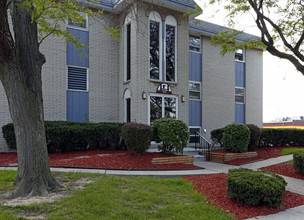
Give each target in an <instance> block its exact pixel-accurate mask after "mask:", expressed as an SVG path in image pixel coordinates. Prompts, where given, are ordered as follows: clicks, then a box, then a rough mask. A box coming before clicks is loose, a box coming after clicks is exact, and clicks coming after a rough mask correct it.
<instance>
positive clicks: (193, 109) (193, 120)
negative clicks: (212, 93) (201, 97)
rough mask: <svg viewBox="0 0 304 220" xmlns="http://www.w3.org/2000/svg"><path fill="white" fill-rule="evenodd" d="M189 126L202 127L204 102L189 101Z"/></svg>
mask: <svg viewBox="0 0 304 220" xmlns="http://www.w3.org/2000/svg"><path fill="white" fill-rule="evenodd" d="M189 126H202V102H201V101H194V100H189Z"/></svg>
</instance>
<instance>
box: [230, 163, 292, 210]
mask: <svg viewBox="0 0 304 220" xmlns="http://www.w3.org/2000/svg"><path fill="white" fill-rule="evenodd" d="M286 185H287V183H286V182H285V180H284V179H283V178H282V177H280V176H279V175H276V174H274V173H271V172H269V171H253V170H250V169H245V168H240V169H232V170H229V172H228V178H227V195H228V197H230V198H232V199H236V201H237V202H240V203H244V204H250V205H259V204H266V205H268V206H270V207H278V206H279V205H280V204H281V203H282V200H283V195H284V193H285V186H286Z"/></svg>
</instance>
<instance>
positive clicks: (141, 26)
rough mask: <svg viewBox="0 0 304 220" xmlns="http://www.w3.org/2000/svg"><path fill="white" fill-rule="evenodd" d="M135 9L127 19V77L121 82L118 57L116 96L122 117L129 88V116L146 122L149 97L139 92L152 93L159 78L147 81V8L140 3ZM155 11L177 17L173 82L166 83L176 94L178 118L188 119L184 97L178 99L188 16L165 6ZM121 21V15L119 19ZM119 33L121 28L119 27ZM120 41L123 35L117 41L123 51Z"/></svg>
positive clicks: (183, 82)
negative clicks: (132, 17) (133, 15)
mask: <svg viewBox="0 0 304 220" xmlns="http://www.w3.org/2000/svg"><path fill="white" fill-rule="evenodd" d="M136 10H137V12H138V14H137V15H138V18H140V19H141V20H140V21H138V19H135V20H133V21H132V23H131V29H132V43H131V44H132V46H131V47H132V52H131V54H132V57H131V62H132V63H131V81H130V82H127V83H124V82H123V69H124V68H123V66H124V65H123V63H124V60H123V58H120V77H119V79H120V80H119V84H120V85H122V86H120V90H119V93H120V94H119V96H120V97H121V98H120V112H119V119H120V120H123V117H124V111H123V95H124V91H125V89H129V91H130V92H131V109H133V110H134V111H131V120H132V121H136V122H140V123H149V114H148V106H149V98H147V99H146V100H143V99H142V92H145V93H146V94H147V95H149V94H155V93H156V90H157V86H158V85H159V84H160V83H161V82H155V81H151V80H150V79H149V40H148V39H149V35H148V27H149V17H148V15H149V11H150V7H149V6H148V5H144V4H141V5H140V7H137V8H136ZM157 12H158V13H159V14H160V15H161V16H162V17H163V19H165V18H166V16H167V15H174V16H175V18H176V19H177V21H178V25H177V54H178V55H177V67H176V68H177V82H176V83H169V84H170V86H171V88H172V92H173V94H174V95H176V96H177V99H178V100H177V101H178V118H179V119H181V120H183V121H185V122H186V123H188V101H186V102H184V103H182V102H181V101H180V97H181V95H184V96H186V97H188V56H189V54H188V20H187V19H185V18H184V17H183V15H182V14H181V13H176V12H174V11H170V10H165V9H163V8H161V7H158V10H157ZM121 22H122V23H123V22H124V18H123V19H122V21H121ZM121 33H122V34H123V29H122V31H121ZM123 49H124V41H123V36H122V40H121V41H120V54H123Z"/></svg>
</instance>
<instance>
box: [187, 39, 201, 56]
mask: <svg viewBox="0 0 304 220" xmlns="http://www.w3.org/2000/svg"><path fill="white" fill-rule="evenodd" d="M189 50H190V51H195V52H201V38H200V37H196V36H189Z"/></svg>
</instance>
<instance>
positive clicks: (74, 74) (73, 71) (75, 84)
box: [67, 66, 88, 92]
mask: <svg viewBox="0 0 304 220" xmlns="http://www.w3.org/2000/svg"><path fill="white" fill-rule="evenodd" d="M67 72H68V73H67V77H68V80H67V89H68V90H74V91H84V92H86V91H88V69H87V68H82V67H73V66H68V71H67Z"/></svg>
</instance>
